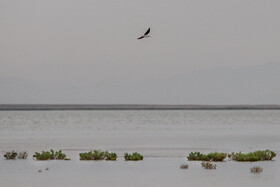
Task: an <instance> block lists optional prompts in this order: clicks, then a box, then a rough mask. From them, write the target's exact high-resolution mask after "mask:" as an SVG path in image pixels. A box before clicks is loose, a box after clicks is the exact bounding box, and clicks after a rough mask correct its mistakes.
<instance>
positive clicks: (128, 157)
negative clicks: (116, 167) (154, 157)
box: [124, 152, 144, 161]
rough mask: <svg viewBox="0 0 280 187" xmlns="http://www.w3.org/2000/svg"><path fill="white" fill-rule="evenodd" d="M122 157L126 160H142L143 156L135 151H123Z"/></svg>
mask: <svg viewBox="0 0 280 187" xmlns="http://www.w3.org/2000/svg"><path fill="white" fill-rule="evenodd" d="M124 159H125V160H126V161H138V160H143V159H144V157H143V156H142V155H140V154H139V153H137V152H135V153H132V154H128V153H124Z"/></svg>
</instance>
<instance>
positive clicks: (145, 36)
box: [138, 28, 150, 40]
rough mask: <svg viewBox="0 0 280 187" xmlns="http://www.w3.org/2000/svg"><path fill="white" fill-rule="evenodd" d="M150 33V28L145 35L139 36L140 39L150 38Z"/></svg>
mask: <svg viewBox="0 0 280 187" xmlns="http://www.w3.org/2000/svg"><path fill="white" fill-rule="evenodd" d="M149 33H150V28H149V29H148V30H147V31H146V32H145V34H144V35H143V36H140V37H139V38H138V40H140V39H142V38H148V37H150V36H149V35H148V34H149Z"/></svg>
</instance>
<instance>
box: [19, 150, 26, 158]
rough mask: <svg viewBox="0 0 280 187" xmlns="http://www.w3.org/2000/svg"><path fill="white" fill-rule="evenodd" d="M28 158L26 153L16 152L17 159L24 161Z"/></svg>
mask: <svg viewBox="0 0 280 187" xmlns="http://www.w3.org/2000/svg"><path fill="white" fill-rule="evenodd" d="M27 157H28V153H27V152H26V151H21V152H18V155H17V158H18V159H26V158H27Z"/></svg>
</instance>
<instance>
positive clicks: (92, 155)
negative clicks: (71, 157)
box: [80, 149, 118, 161]
mask: <svg viewBox="0 0 280 187" xmlns="http://www.w3.org/2000/svg"><path fill="white" fill-rule="evenodd" d="M117 158H118V155H117V154H116V153H110V152H108V151H105V152H104V151H101V150H100V149H99V150H92V151H89V152H85V153H80V160H104V159H105V160H110V161H115V160H117Z"/></svg>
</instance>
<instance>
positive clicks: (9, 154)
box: [4, 151, 18, 160]
mask: <svg viewBox="0 0 280 187" xmlns="http://www.w3.org/2000/svg"><path fill="white" fill-rule="evenodd" d="M17 155H18V153H17V152H15V151H11V152H5V153H4V157H5V158H6V159H7V160H14V159H16V157H17Z"/></svg>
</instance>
